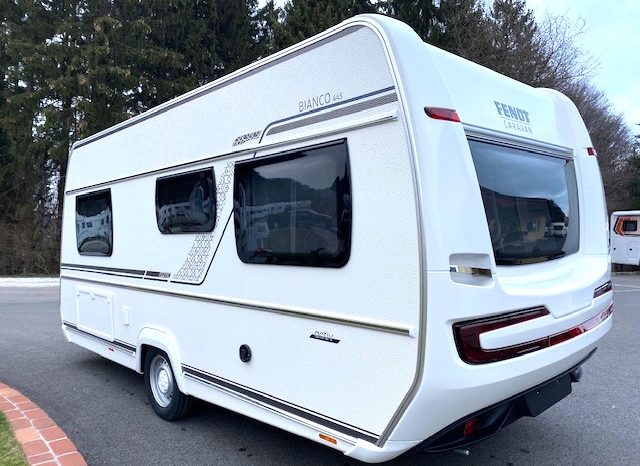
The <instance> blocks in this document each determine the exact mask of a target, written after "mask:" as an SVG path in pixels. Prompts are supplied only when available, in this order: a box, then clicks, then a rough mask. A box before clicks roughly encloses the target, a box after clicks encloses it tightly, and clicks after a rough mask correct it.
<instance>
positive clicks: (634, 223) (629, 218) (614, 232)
mask: <svg viewBox="0 0 640 466" xmlns="http://www.w3.org/2000/svg"><path fill="white" fill-rule="evenodd" d="M639 222H640V210H627V211H618V212H614V213H612V214H611V222H610V225H611V262H613V263H614V264H623V265H640V255H639V254H638V253H639V252H640V229H639V228H638V224H639Z"/></svg>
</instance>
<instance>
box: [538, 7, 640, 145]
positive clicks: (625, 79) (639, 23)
mask: <svg viewBox="0 0 640 466" xmlns="http://www.w3.org/2000/svg"><path fill="white" fill-rule="evenodd" d="M526 2H527V6H528V7H529V8H531V9H532V10H533V11H534V12H535V14H536V19H538V20H541V19H542V18H543V17H544V15H545V13H546V12H549V13H551V14H552V15H564V16H567V17H569V18H570V19H572V20H574V21H578V20H584V21H585V23H586V33H584V34H582V35H581V36H579V37H578V40H577V45H578V46H579V47H580V48H581V49H582V50H584V51H586V52H587V53H588V54H590V55H591V56H592V57H593V59H594V60H595V62H596V63H597V67H596V69H595V71H594V73H593V76H592V79H591V81H592V82H593V84H594V85H595V86H596V87H598V88H599V89H600V90H601V91H603V92H604V93H605V95H606V96H607V98H608V99H609V101H610V102H611V103H612V104H613V107H614V110H615V111H616V112H619V113H622V114H624V116H625V119H626V121H627V123H628V124H629V126H630V127H631V129H632V131H633V133H634V134H638V133H640V126H639V124H640V0H609V1H606V2H603V1H602V0H526Z"/></svg>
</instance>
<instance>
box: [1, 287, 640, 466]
mask: <svg viewBox="0 0 640 466" xmlns="http://www.w3.org/2000/svg"><path fill="white" fill-rule="evenodd" d="M57 293H58V289H57V288H41V289H38V288H22V289H17V288H6V287H2V288H0V381H2V382H4V383H6V384H8V385H11V386H13V387H15V388H17V389H18V390H20V391H22V392H23V393H24V394H25V395H27V396H28V397H30V398H31V399H32V400H33V401H35V402H36V403H38V404H39V405H40V406H41V407H43V408H44V409H45V410H46V411H47V412H48V413H49V415H50V416H51V417H52V418H53V419H54V420H55V421H56V422H57V423H58V424H59V425H60V426H61V427H62V428H63V429H64V430H65V431H66V432H67V434H68V435H69V436H70V437H71V439H72V440H73V441H74V442H75V443H76V445H77V447H78V448H79V450H80V451H81V452H82V453H83V454H84V455H85V457H86V459H87V461H88V462H89V464H90V465H133V464H135V465H139V466H142V465H148V464H163V465H165V464H167V465H212V464H260V465H265V464H278V465H280V464H301V463H304V464H305V465H306V466H311V465H321V464H322V465H331V464H340V465H346V464H352V465H355V464H358V462H357V461H354V460H352V459H350V458H347V457H345V456H343V455H342V454H341V453H339V452H336V451H334V450H331V449H329V448H326V447H323V446H321V445H319V444H316V443H313V442H310V441H307V440H304V439H302V438H299V437H296V436H295V435H291V434H288V433H286V432H283V431H281V430H279V429H276V428H273V427H270V426H268V425H265V424H262V423H260V422H257V421H253V420H251V419H248V418H245V417H243V416H240V415H238V414H235V413H233V412H229V411H226V410H224V409H221V408H218V407H215V406H212V405H208V404H205V403H202V404H200V405H199V406H198V409H197V410H196V412H195V413H194V414H193V415H191V417H189V418H187V419H184V420H182V421H179V422H175V423H168V422H165V421H162V420H161V419H159V418H158V417H157V416H156V415H155V414H154V413H153V411H152V409H151V407H150V406H149V404H148V402H147V397H146V393H145V389H144V382H143V379H142V376H140V375H138V374H136V373H134V372H132V371H130V370H128V369H125V368H123V367H121V366H119V365H117V364H115V363H112V362H109V361H107V360H106V359H103V358H101V357H99V356H97V355H94V354H93V353H91V352H90V351H87V350H84V349H82V348H80V347H77V346H75V345H72V344H69V343H66V342H65V341H64V338H63V336H62V332H61V330H60V318H59V314H58V294H57ZM614 293H615V311H614V326H613V330H612V331H611V332H609V334H608V335H607V337H606V338H605V339H604V340H603V341H602V344H601V345H600V349H599V351H598V352H597V353H596V354H595V355H594V357H593V358H592V359H591V360H590V361H589V362H588V363H587V364H585V366H584V376H583V379H582V381H581V382H580V383H579V384H574V385H573V393H572V394H571V395H569V397H567V398H565V399H564V400H562V401H561V402H560V403H559V404H557V405H555V406H553V407H552V408H550V409H549V410H547V411H546V412H544V413H542V414H541V415H540V416H538V417H537V418H533V419H531V418H524V419H521V420H519V421H517V422H516V423H514V424H512V425H510V426H508V427H507V428H505V429H503V430H502V431H501V432H499V433H498V434H497V435H496V436H495V437H493V438H491V439H488V440H486V441H484V442H481V443H479V444H476V445H474V446H473V447H472V448H471V449H470V453H471V454H470V456H468V457H465V456H462V455H460V454H457V453H453V452H449V453H442V454H418V455H417V456H414V457H410V458H406V457H405V458H401V459H399V460H396V461H394V462H392V463H393V464H398V465H407V464H412V465H414V464H438V465H440V464H450V465H466V466H471V465H486V464H491V465H493V464H496V465H529V464H536V465H549V464H563V465H591V464H593V465H595V464H597V465H609V464H616V465H623V464H624V465H626V464H629V465H638V464H640V427H639V425H640V388H639V387H640V276H636V275H624V276H616V277H614Z"/></svg>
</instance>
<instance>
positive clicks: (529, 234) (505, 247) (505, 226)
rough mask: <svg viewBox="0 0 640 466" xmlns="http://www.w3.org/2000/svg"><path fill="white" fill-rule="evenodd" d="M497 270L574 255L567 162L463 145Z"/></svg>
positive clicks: (574, 216)
mask: <svg viewBox="0 0 640 466" xmlns="http://www.w3.org/2000/svg"><path fill="white" fill-rule="evenodd" d="M469 146H470V147H471V155H472V156H473V163H474V165H475V168H476V173H477V175H478V181H479V183H480V191H481V194H482V201H483V203H484V209H485V213H486V215H487V224H488V227H489V232H490V234H491V243H492V245H493V253H494V255H495V259H496V264H498V265H519V264H531V263H535V262H543V261H547V260H553V259H557V258H560V257H563V256H566V255H569V254H572V253H574V252H577V251H578V245H579V239H580V228H579V225H580V222H579V221H578V194H577V183H576V174H575V167H574V162H573V160H570V159H564V158H560V157H552V156H549V155H543V154H539V153H535V152H530V151H526V150H523V149H518V148H514V147H508V146H502V145H497V144H490V143H486V142H480V141H474V140H470V141H469Z"/></svg>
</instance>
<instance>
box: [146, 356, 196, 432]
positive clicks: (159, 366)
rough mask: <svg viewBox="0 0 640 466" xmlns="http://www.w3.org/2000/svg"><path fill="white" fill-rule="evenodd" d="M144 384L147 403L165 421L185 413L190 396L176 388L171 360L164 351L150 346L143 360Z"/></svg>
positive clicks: (182, 415)
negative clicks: (147, 398)
mask: <svg viewBox="0 0 640 466" xmlns="http://www.w3.org/2000/svg"><path fill="white" fill-rule="evenodd" d="M144 385H145V387H146V389H147V396H148V397H149V403H151V406H152V407H153V410H154V411H155V412H156V414H157V415H158V416H160V417H161V418H162V419H164V420H165V421H175V420H178V419H180V418H182V417H184V416H185V414H187V412H188V410H189V407H190V405H191V401H192V400H191V397H190V396H188V395H185V394H184V393H182V392H181V391H180V389H179V388H178V384H177V383H176V378H175V376H174V374H173V369H172V368H171V361H170V360H169V357H168V356H167V354H166V353H165V352H164V351H160V350H158V349H155V348H152V349H150V350H149V351H147V356H146V357H145V360H144Z"/></svg>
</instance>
